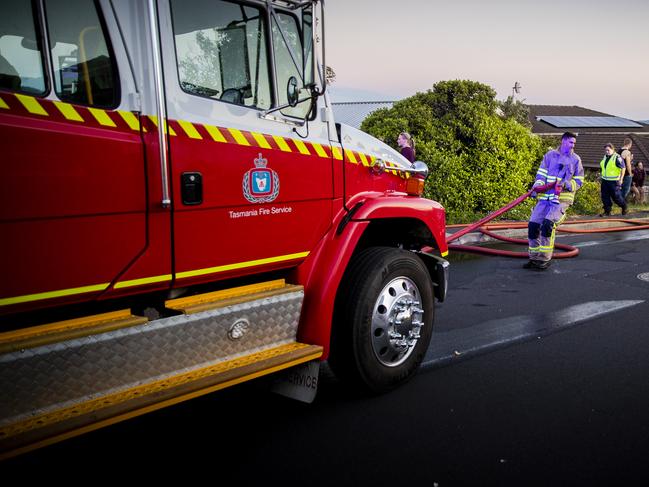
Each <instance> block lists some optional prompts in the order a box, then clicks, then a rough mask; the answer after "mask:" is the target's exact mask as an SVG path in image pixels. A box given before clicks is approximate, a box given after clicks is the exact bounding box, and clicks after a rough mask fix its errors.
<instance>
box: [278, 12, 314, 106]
mask: <svg viewBox="0 0 649 487" xmlns="http://www.w3.org/2000/svg"><path fill="white" fill-rule="evenodd" d="M272 32H273V49H274V53H275V70H276V76H277V90H278V96H279V100H278V105H285V104H286V103H287V102H288V95H287V89H286V86H287V84H288V80H289V78H291V77H295V78H296V79H297V82H298V90H299V98H300V99H303V98H305V95H308V90H307V89H305V88H304V86H305V76H304V51H303V49H302V41H301V36H300V30H299V28H298V25H297V20H296V18H295V17H293V16H292V15H289V14H286V13H277V14H276V15H273V16H272ZM310 109H311V102H310V101H304V102H302V103H299V104H298V105H297V106H295V107H290V108H285V109H283V110H282V113H283V114H284V115H290V116H293V117H298V118H304V117H306V116H307V114H308V112H309V110H310Z"/></svg>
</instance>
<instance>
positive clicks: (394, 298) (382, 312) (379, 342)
mask: <svg viewBox="0 0 649 487" xmlns="http://www.w3.org/2000/svg"><path fill="white" fill-rule="evenodd" d="M423 320H424V310H423V309H422V307H421V297H420V295H419V289H418V288H417V286H416V285H415V283H414V282H413V281H412V280H410V279H408V278H407V277H397V278H396V279H393V280H392V281H390V282H389V283H388V284H387V285H386V286H385V287H384V288H383V289H382V290H381V292H380V293H379V296H378V298H377V300H376V303H375V304H374V309H373V312H372V349H373V350H374V354H375V355H376V357H377V358H378V360H379V361H380V362H381V363H382V364H383V365H386V366H388V367H396V366H397V365H400V364H402V363H403V362H404V361H405V360H406V359H407V358H408V357H409V356H410V354H411V353H412V351H413V350H414V348H415V345H416V344H417V341H418V340H419V337H420V332H421V327H422V326H424V321H423Z"/></svg>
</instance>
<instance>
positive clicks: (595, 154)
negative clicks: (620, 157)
mask: <svg viewBox="0 0 649 487" xmlns="http://www.w3.org/2000/svg"><path fill="white" fill-rule="evenodd" d="M528 107H529V109H530V114H529V120H530V122H531V123H532V132H533V133H535V134H537V135H545V136H549V135H553V136H558V135H561V134H562V133H564V132H568V131H569V132H574V133H576V134H577V145H576V147H575V152H576V153H577V154H579V156H580V157H581V161H582V163H583V165H584V167H585V168H595V169H599V161H601V160H602V157H603V155H604V145H605V144H606V143H608V142H610V143H612V144H613V145H614V146H615V147H616V148H618V149H619V147H621V146H622V142H623V141H624V138H625V137H629V138H630V139H631V140H632V141H633V146H632V147H631V152H632V153H633V155H634V158H633V161H634V162H638V161H642V162H643V163H645V165H646V164H647V162H649V125H644V124H642V123H637V122H636V123H627V124H626V125H629V126H626V127H624V126H622V127H620V126H611V125H614V124H620V119H621V117H616V116H615V115H611V114H609V113H603V112H598V111H595V110H591V109H589V108H583V107H579V106H563V105H528ZM547 117H586V118H582V120H581V122H584V123H580V121H579V120H577V119H576V118H570V119H568V118H565V119H552V118H547ZM591 117H597V118H591ZM544 119H545V120H544ZM607 119H608V120H609V121H611V122H612V123H607ZM557 120H558V121H559V122H561V121H570V120H574V121H575V123H576V124H577V125H578V126H574V127H569V126H565V124H562V123H556V122H557ZM621 120H626V119H621ZM548 121H551V122H555V125H553V124H552V123H548ZM556 125H562V126H560V127H557V126H556ZM584 125H590V126H587V127H584ZM621 125H625V124H624V123H622V124H621Z"/></svg>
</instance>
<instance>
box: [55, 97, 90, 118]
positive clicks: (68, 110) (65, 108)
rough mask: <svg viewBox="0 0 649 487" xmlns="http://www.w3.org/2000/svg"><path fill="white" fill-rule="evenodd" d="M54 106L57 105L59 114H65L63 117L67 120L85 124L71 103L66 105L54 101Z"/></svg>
mask: <svg viewBox="0 0 649 487" xmlns="http://www.w3.org/2000/svg"><path fill="white" fill-rule="evenodd" d="M54 105H56V108H58V109H59V112H61V113H62V114H63V116H64V117H65V118H66V119H67V120H72V121H74V122H83V121H84V120H83V117H82V116H81V115H79V112H77V111H76V110H75V109H74V107H73V106H72V105H70V104H69V103H64V102H62V101H54Z"/></svg>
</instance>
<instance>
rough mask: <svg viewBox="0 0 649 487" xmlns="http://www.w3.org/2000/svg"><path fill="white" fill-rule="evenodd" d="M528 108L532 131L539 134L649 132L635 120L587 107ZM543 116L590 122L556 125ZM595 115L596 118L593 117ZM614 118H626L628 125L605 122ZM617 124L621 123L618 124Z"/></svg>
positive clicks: (545, 106)
mask: <svg viewBox="0 0 649 487" xmlns="http://www.w3.org/2000/svg"><path fill="white" fill-rule="evenodd" d="M528 107H529V109H530V114H529V117H528V118H529V120H530V122H531V123H532V132H534V133H535V134H539V135H546V134H547V135H550V134H562V133H563V132H566V131H570V132H586V131H588V132H606V133H615V132H623V133H632V132H639V133H649V126H648V125H643V124H641V123H638V122H636V121H631V120H628V119H624V118H622V117H618V116H616V115H611V114H609V113H604V112H598V111H595V110H591V109H589V108H583V107H579V106H563V105H528ZM545 117H571V118H570V119H564V120H568V121H569V120H575V121H576V120H577V117H579V118H580V119H581V121H586V120H591V121H593V122H592V123H590V124H588V125H590V126H589V127H584V124H583V123H576V122H575V123H576V125H575V126H572V127H570V126H566V125H562V126H557V125H558V124H556V123H554V124H553V123H549V122H548V121H547V120H544V118H545ZM595 117H596V118H595ZM607 119H608V120H612V119H616V120H617V121H618V122H619V121H620V120H627V121H628V122H630V123H628V124H626V125H629V126H626V127H624V126H611V124H607V123H605V122H606V120H607ZM550 121H553V122H556V119H555V120H552V119H550ZM618 125H623V124H619V123H618Z"/></svg>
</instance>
